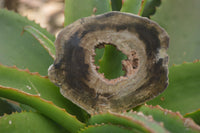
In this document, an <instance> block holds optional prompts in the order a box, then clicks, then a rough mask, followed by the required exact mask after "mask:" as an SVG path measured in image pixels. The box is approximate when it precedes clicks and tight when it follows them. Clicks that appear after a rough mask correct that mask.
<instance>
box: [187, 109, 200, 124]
mask: <svg viewBox="0 0 200 133" xmlns="http://www.w3.org/2000/svg"><path fill="white" fill-rule="evenodd" d="M184 117H186V118H188V117H189V118H192V119H193V120H194V121H195V122H196V123H197V124H198V125H200V109H198V110H196V111H194V112H192V113H187V114H185V115H184Z"/></svg>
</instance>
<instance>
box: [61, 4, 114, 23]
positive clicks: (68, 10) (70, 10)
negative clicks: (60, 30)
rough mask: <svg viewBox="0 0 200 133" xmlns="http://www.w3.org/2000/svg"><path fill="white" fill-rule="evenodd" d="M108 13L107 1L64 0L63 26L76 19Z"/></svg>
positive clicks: (109, 9) (108, 5)
mask: <svg viewBox="0 0 200 133" xmlns="http://www.w3.org/2000/svg"><path fill="white" fill-rule="evenodd" d="M80 5H81V6H80ZM108 11H111V8H110V4H109V1H108V0H65V26H67V25H69V24H71V23H73V22H74V21H76V20H77V19H80V18H83V17H88V16H91V15H98V14H102V13H105V12H108Z"/></svg>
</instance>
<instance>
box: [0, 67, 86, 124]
mask: <svg viewBox="0 0 200 133" xmlns="http://www.w3.org/2000/svg"><path fill="white" fill-rule="evenodd" d="M0 85H2V86H5V87H11V88H16V89H18V91H22V92H25V93H27V94H31V95H37V96H40V97H41V98H43V99H45V100H48V101H52V102H53V103H54V104H55V105H57V106H59V107H61V108H64V109H66V110H67V111H68V112H69V113H71V114H75V115H76V116H77V117H78V119H80V120H82V121H84V120H85V119H87V117H88V115H87V113H86V112H85V111H83V110H82V109H80V108H79V107H78V106H76V105H75V104H73V103H72V102H71V101H69V100H67V99H66V98H64V97H63V96H62V95H61V94H60V91H59V90H60V89H59V88H58V87H57V86H55V85H54V84H53V83H52V82H50V80H49V79H48V78H47V77H42V76H40V75H39V74H37V73H36V74H34V73H30V72H29V71H28V70H19V69H17V68H11V67H10V68H9V67H5V66H2V65H0Z"/></svg>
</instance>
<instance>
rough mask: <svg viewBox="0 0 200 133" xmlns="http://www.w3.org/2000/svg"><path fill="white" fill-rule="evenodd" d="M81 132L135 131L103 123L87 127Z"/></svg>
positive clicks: (113, 132)
mask: <svg viewBox="0 0 200 133" xmlns="http://www.w3.org/2000/svg"><path fill="white" fill-rule="evenodd" d="M79 133H133V131H131V130H130V129H127V128H123V127H121V126H117V125H111V124H102V125H95V126H89V127H86V128H85V129H82V130H81V131H80V132H79Z"/></svg>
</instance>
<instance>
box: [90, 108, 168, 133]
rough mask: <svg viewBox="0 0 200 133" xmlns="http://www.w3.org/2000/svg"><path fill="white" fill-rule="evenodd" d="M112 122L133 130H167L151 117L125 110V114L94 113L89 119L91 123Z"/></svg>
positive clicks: (142, 132) (157, 132)
mask: <svg viewBox="0 0 200 133" xmlns="http://www.w3.org/2000/svg"><path fill="white" fill-rule="evenodd" d="M101 123H104V124H112V125H118V126H120V127H123V128H126V129H129V130H131V131H132V132H138V133H146V132H155V133H160V132H162V133H165V132H167V130H165V129H164V128H163V127H162V126H161V125H160V124H159V123H157V122H155V121H154V120H153V119H149V118H148V117H147V116H144V115H143V114H142V113H136V112H128V113H127V112H125V113H123V114H114V113H106V114H99V115H94V116H92V117H91V118H90V120H89V123H88V124H89V125H95V124H101Z"/></svg>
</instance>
